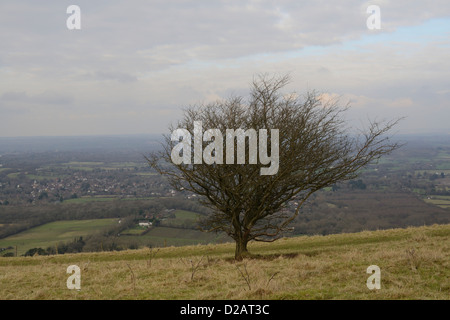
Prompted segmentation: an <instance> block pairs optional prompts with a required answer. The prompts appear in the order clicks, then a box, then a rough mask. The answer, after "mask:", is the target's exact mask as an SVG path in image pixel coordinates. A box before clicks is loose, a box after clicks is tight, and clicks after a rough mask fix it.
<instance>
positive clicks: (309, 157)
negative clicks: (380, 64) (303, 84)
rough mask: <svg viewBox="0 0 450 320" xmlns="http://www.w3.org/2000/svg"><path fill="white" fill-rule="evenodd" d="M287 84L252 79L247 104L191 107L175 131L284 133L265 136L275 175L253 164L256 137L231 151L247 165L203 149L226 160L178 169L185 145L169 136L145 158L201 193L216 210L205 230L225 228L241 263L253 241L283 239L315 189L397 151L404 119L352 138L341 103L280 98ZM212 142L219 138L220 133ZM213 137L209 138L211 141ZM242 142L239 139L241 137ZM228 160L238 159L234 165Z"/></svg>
mask: <svg viewBox="0 0 450 320" xmlns="http://www.w3.org/2000/svg"><path fill="white" fill-rule="evenodd" d="M289 81H290V78H289V76H282V77H269V76H259V77H257V78H255V79H254V81H253V86H252V88H251V94H250V96H249V98H248V99H247V100H245V99H244V98H243V97H232V98H230V99H227V100H224V101H217V102H215V103H211V104H207V105H200V106H191V107H189V108H186V109H185V110H184V118H183V119H182V120H181V121H179V122H178V123H177V126H176V127H174V126H171V127H170V128H169V129H170V131H171V132H174V130H175V129H177V128H183V129H185V130H187V132H189V133H190V135H191V137H192V141H194V139H196V138H195V137H194V136H195V133H196V132H195V131H194V129H195V124H194V122H196V121H201V123H202V125H203V128H205V129H211V128H214V129H218V130H220V131H221V132H226V130H227V129H238V128H240V129H243V130H245V132H247V133H248V132H249V131H248V129H254V130H255V131H256V132H258V130H260V129H266V130H267V131H270V129H278V137H276V138H277V139H278V141H275V136H273V135H272V132H271V134H270V135H267V140H268V145H269V147H268V148H267V154H269V152H270V153H272V154H273V153H274V152H275V149H274V146H275V147H277V148H279V166H278V167H277V169H278V171H276V173H275V174H267V175H264V174H261V171H260V169H262V168H267V165H266V166H265V165H264V164H262V163H261V162H262V161H260V162H257V163H255V162H254V161H252V159H251V156H250V154H251V152H252V151H253V150H252V148H253V147H252V146H251V137H250V135H248V136H247V137H246V136H245V135H244V136H240V138H241V142H242V138H243V139H244V140H243V141H244V143H243V144H242V143H241V144H239V142H237V143H236V144H234V147H233V149H231V148H230V150H231V151H234V152H235V153H238V149H239V148H242V145H244V147H245V157H246V158H245V160H246V161H244V162H242V158H241V161H239V155H238V156H237V157H234V154H233V157H232V158H229V159H226V157H229V154H228V153H227V155H226V156H225V155H224V154H223V153H222V152H218V150H217V149H211V148H210V149H205V152H206V150H209V151H208V152H211V154H212V155H213V156H214V157H215V158H216V160H217V157H221V158H220V159H219V160H221V161H216V162H215V163H212V164H206V163H198V162H197V163H195V162H194V164H189V163H179V164H176V163H174V162H173V161H172V158H171V155H172V153H173V150H174V147H175V146H176V145H177V144H179V143H180V141H179V140H178V141H172V137H171V135H166V136H165V142H164V143H163V150H162V151H160V152H156V153H153V154H151V155H150V156H149V157H147V160H148V162H149V164H150V165H151V166H152V167H153V168H155V169H156V170H157V171H158V172H159V173H161V174H163V175H166V176H167V177H168V179H169V181H170V183H171V185H172V186H173V187H174V188H176V189H178V190H188V191H192V192H194V193H196V194H197V195H199V196H201V199H202V200H201V201H202V203H203V204H204V205H206V206H208V207H209V208H211V209H212V211H213V212H212V214H211V215H209V216H208V217H207V218H206V219H204V220H203V221H202V223H201V227H202V229H203V230H204V231H222V232H225V233H227V234H228V235H229V236H230V237H231V238H233V239H234V240H235V242H236V251H235V258H236V259H237V260H240V259H242V258H243V257H245V256H247V255H249V252H248V250H247V244H248V242H249V241H252V240H254V241H274V240H276V239H278V238H279V237H280V236H281V235H282V234H283V233H284V232H285V231H287V230H288V229H289V228H288V224H289V223H290V222H291V221H292V220H293V219H294V218H295V217H296V216H297V215H298V214H299V211H300V208H301V206H302V205H303V204H304V203H305V201H306V200H307V199H308V198H309V197H310V196H311V195H312V194H313V193H314V192H316V191H318V190H320V189H322V188H325V187H328V186H331V185H333V184H335V183H338V182H341V181H345V180H349V179H354V178H355V177H357V176H358V173H359V169H361V168H362V167H364V166H365V165H367V164H368V163H370V162H371V161H373V160H376V159H378V158H380V157H381V156H383V155H385V154H388V153H390V152H392V151H393V150H395V149H397V148H398V147H399V145H398V144H397V143H395V142H391V141H390V138H389V137H386V136H385V134H386V133H387V132H388V131H390V130H391V129H392V128H393V127H394V126H395V125H396V124H397V122H398V121H399V120H394V121H390V122H385V123H384V124H383V123H380V122H371V123H370V125H369V127H368V129H367V130H365V131H363V132H359V133H358V134H355V135H353V134H351V133H350V132H349V129H348V128H346V122H345V121H344V120H343V117H342V116H343V113H344V111H346V110H347V108H348V106H344V107H341V106H339V101H338V100H336V99H335V100H327V101H325V100H324V99H323V98H322V97H323V96H322V95H320V94H318V93H317V92H308V93H306V94H305V95H304V96H299V95H296V94H288V95H286V94H282V93H281V92H280V90H281V89H282V88H283V87H285V86H286V85H287V84H288V83H289ZM197 133H198V130H197ZM228 138H229V135H224V136H223V137H222V141H221V142H223V143H224V144H223V145H225V144H226V142H227V141H226V140H227V139H228ZM214 139H219V138H218V137H217V136H214ZM214 139H213V138H212V137H211V139H210V142H211V141H213V140H214ZM233 139H234V138H233ZM204 140H206V141H204ZM238 140H239V137H238V138H236V141H238ZM201 141H202V142H201V143H202V147H203V148H205V147H207V146H208V139H205V137H203V139H202V140H201ZM269 142H271V143H269ZM272 142H276V143H275V144H273V143H272ZM197 143H198V140H197ZM233 143H234V140H233ZM211 144H212V143H211ZM194 145H195V143H192V144H191V141H189V144H187V145H185V146H189V148H191V149H190V150H183V153H184V152H187V151H189V152H188V154H189V155H190V154H191V151H193V152H192V153H194V152H195V150H194V148H195V147H194ZM228 148H229V146H228V144H227V152H228V151H230V150H229V149H228ZM175 150H176V149H175ZM219 151H221V150H219ZM241 151H242V149H241ZM180 154H181V151H180V153H179V154H178V155H180ZM259 157H261V154H259ZM194 159H195V158H194ZM230 159H232V160H233V161H234V162H233V163H230ZM253 160H254V159H253ZM218 163H222V164H218ZM265 163H266V164H267V162H265ZM294 198H295V199H296V201H297V202H298V206H297V208H296V210H295V212H294V213H290V214H289V213H287V212H286V210H282V209H283V206H284V205H285V204H286V203H287V202H288V201H289V200H292V199H294Z"/></svg>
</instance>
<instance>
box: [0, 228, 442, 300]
mask: <svg viewBox="0 0 450 320" xmlns="http://www.w3.org/2000/svg"><path fill="white" fill-rule="evenodd" d="M249 248H250V251H251V252H252V253H254V254H255V255H256V257H255V258H252V259H246V260H244V261H241V262H235V261H234V260H233V259H232V257H233V249H234V247H233V244H221V245H208V246H205V245H202V246H186V247H169V248H161V249H160V250H159V251H158V254H157V255H152V256H151V257H150V256H149V249H148V248H147V249H142V250H129V251H122V252H103V253H81V254H70V255H69V254H67V255H57V256H36V257H19V258H0V298H1V299H64V300H66V299H102V300H107V299H449V298H450V283H449V280H448V279H450V265H449V262H450V225H434V226H430V227H420V228H407V229H392V230H385V231H374V232H368V231H365V232H360V233H355V234H340V235H330V236H312V237H296V238H286V239H280V240H279V241H277V242H274V243H270V244H265V243H252V244H251V245H250V247H249ZM149 259H151V263H149ZM72 264H75V265H78V266H79V267H80V268H81V290H79V291H77V290H69V289H67V287H66V281H67V278H68V277H69V274H67V273H66V269H67V267H68V266H69V265H72ZM370 265H378V266H379V267H380V269H381V289H380V290H369V289H368V288H367V286H366V280H367V278H368V277H369V276H370V275H369V274H367V273H366V269H367V267H368V266H370Z"/></svg>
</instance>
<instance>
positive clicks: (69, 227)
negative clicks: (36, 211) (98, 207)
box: [0, 219, 117, 255]
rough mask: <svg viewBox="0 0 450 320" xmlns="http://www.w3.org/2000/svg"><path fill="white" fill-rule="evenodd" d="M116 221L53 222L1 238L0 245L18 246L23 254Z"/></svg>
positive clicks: (70, 239)
mask: <svg viewBox="0 0 450 320" xmlns="http://www.w3.org/2000/svg"><path fill="white" fill-rule="evenodd" d="M115 223H117V219H91V220H70V221H56V222H51V223H47V224H44V225H42V226H39V227H35V228H32V229H30V230H27V231H24V232H21V233H18V234H15V235H12V236H10V237H7V238H5V239H1V240H0V247H9V246H13V247H14V246H17V254H18V255H22V254H24V253H25V252H26V251H28V250H29V249H31V248H43V249H46V248H47V247H50V246H55V245H56V244H57V243H58V242H67V241H72V240H73V239H74V238H75V237H80V236H86V235H88V234H89V233H92V232H95V231H98V230H101V229H102V228H104V227H107V226H110V225H112V224H115Z"/></svg>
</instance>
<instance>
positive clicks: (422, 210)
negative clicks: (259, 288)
mask: <svg viewBox="0 0 450 320" xmlns="http://www.w3.org/2000/svg"><path fill="white" fill-rule="evenodd" d="M449 213H450V210H449V209H443V208H439V207H437V206H433V205H431V204H427V203H425V202H423V201H422V200H421V199H420V198H418V197H417V196H416V195H414V194H412V193H407V192H392V191H386V192H382V191H374V190H362V189H360V190H358V189H355V190H352V191H336V192H319V193H317V194H316V195H313V197H312V199H311V201H310V202H308V203H307V204H306V205H304V206H303V208H302V209H301V213H300V214H299V215H298V217H297V218H296V219H295V220H294V221H293V223H292V225H290V226H292V227H294V231H293V234H294V235H316V234H321V235H327V234H336V233H346V232H348V233H353V232H359V231H363V230H377V229H390V228H405V227H410V226H423V225H432V224H447V223H450V214H449Z"/></svg>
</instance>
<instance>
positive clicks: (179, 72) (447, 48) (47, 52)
mask: <svg viewBox="0 0 450 320" xmlns="http://www.w3.org/2000/svg"><path fill="white" fill-rule="evenodd" d="M72 4H75V5H78V6H79V7H80V9H81V29H80V30H69V29H68V28H67V25H66V20H67V19H68V18H69V17H70V15H71V14H68V13H67V12H66V10H67V8H68V7H69V5H72ZM370 5H377V6H379V8H380V10H381V11H380V12H381V15H380V17H381V29H379V30H377V29H375V30H370V29H369V28H368V27H367V23H366V22H367V19H368V18H369V17H370V13H367V8H368V7H369V6H370ZM260 73H269V74H274V73H276V74H286V73H290V74H291V77H292V82H291V83H290V85H289V86H288V87H287V88H286V90H287V91H288V92H289V91H296V92H298V93H302V92H305V91H307V90H312V89H314V90H318V91H320V92H323V93H324V95H325V96H327V95H329V96H331V97H333V96H339V97H340V99H341V101H342V102H343V103H346V102H350V105H351V109H350V110H349V112H348V117H349V119H350V121H351V123H352V124H355V125H358V124H364V122H365V121H366V120H367V119H390V118H395V117H401V116H406V119H405V120H404V121H402V122H401V124H400V125H399V127H398V129H399V132H400V133H450V102H449V101H450V3H449V2H448V0H430V1H413V0H396V1H387V0H385V1H382V0H373V1H357V0H340V1H303V0H293V1H265V0H252V1H242V0H239V1H237V0H236V1H214V0H208V1H206V0H204V1H199V0H197V1H187V0H186V1H170V0H161V1H151V0H146V1H144V0H126V1H125V0H122V1H120V0H95V1H94V0H89V1H87V0H71V1H65V0H53V1H48V0H40V1H34V0H28V1H26V0H2V1H1V2H0V137H7V136H54V135H63V136H66V135H70V136H72V135H104V134H138V133H167V127H168V125H169V123H171V122H175V120H177V119H178V118H180V110H181V108H182V107H185V106H189V105H192V104H197V103H205V102H209V101H214V100H217V99H221V98H227V97H230V96H231V95H244V96H245V95H246V94H247V92H248V88H249V85H250V83H251V81H252V79H253V77H254V75H256V74H260Z"/></svg>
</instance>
